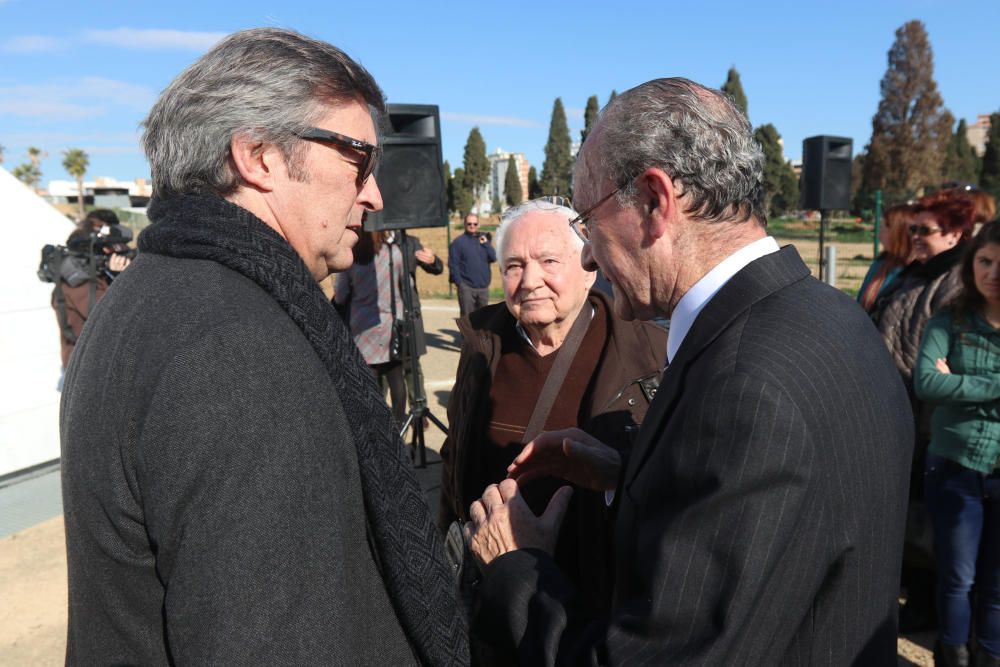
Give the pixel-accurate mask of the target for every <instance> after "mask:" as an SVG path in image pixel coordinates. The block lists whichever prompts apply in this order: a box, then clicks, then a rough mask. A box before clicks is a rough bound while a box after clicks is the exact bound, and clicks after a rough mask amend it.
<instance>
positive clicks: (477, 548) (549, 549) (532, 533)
mask: <svg viewBox="0 0 1000 667" xmlns="http://www.w3.org/2000/svg"><path fill="white" fill-rule="evenodd" d="M572 496H573V489H572V487H569V486H564V487H562V488H561V489H559V490H558V491H556V492H555V495H553V496H552V500H550V501H549V506H548V507H546V508H545V513H544V514H542V516H540V517H539V516H535V514H534V512H532V511H531V508H530V507H528V504H527V503H526V502H525V501H524V498H522V497H521V492H520V490H519V489H518V488H517V483H516V482H515V481H514V480H512V479H505V480H503V481H502V482H500V484H499V485H497V484H490V485H489V486H488V487H486V491H484V492H483V497H482V498H480V499H479V500H477V501H476V502H474V503H472V505H471V506H470V507H469V517H470V518H471V519H472V520H471V521H469V522H468V523H466V524H465V529H464V531H463V532H464V533H465V542H466V544H468V545H469V550H470V551H472V555H473V556H475V558H476V562H478V563H479V567H480V569H483V568H485V567H486V566H487V565H489V564H490V563H492V562H493V559H494V558H496V557H497V556H502V555H503V554H505V553H507V552H508V551H514V550H515V549H529V548H535V549H542V550H543V551H545V552H546V553H548V554H552V553H553V552H555V549H556V539H557V538H558V537H559V527H560V526H561V525H562V521H563V517H564V516H565V515H566V508H567V507H569V499H570V498H571V497H572Z"/></svg>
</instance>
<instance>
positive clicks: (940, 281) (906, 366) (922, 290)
mask: <svg viewBox="0 0 1000 667" xmlns="http://www.w3.org/2000/svg"><path fill="white" fill-rule="evenodd" d="M965 245H966V244H965V243H960V244H958V245H957V246H955V247H954V248H952V249H950V250H946V251H944V252H942V253H941V254H939V255H936V256H934V257H932V258H931V259H929V260H928V261H927V262H924V263H917V262H915V263H913V264H910V265H909V266H907V267H906V268H905V269H903V272H902V273H901V274H900V275H899V277H898V278H896V280H894V281H893V283H892V284H891V285H890V286H889V290H888V291H887V292H886V293H885V294H883V295H882V296H880V297H879V300H878V303H877V304H876V306H875V311H874V312H873V313H872V319H873V320H875V324H876V326H878V330H879V333H881V334H882V338H884V339H885V342H886V345H887V346H888V347H889V352H890V354H892V358H893V361H895V362H896V368H897V369H899V373H900V375H902V377H903V382H904V383H905V384H906V387H907V389H908V390H909V391H910V392H911V395H912V392H913V367H914V365H915V364H916V362H917V352H918V351H919V350H920V339H921V337H922V336H923V334H924V327H926V326H927V321H928V320H930V318H931V316H932V315H933V314H934V313H935V312H937V311H938V310H939V309H940V308H941V307H942V306H945V305H947V304H948V303H949V302H950V301H951V300H952V299H954V298H955V296H956V295H957V294H958V292H959V290H961V288H962V279H961V277H960V276H959V271H960V265H961V260H962V253H963V252H964V250H965Z"/></svg>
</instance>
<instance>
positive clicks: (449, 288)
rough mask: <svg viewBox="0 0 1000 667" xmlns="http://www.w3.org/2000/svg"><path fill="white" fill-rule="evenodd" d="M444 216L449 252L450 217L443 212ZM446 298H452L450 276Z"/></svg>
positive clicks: (449, 249) (449, 250)
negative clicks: (446, 221)
mask: <svg viewBox="0 0 1000 667" xmlns="http://www.w3.org/2000/svg"><path fill="white" fill-rule="evenodd" d="M459 213H461V211H459ZM445 218H447V220H448V223H447V224H446V225H445V226H444V228H445V231H446V232H447V234H448V252H451V217H450V216H449V215H447V214H445ZM448 298H449V299H451V298H452V295H451V280H450V278H449V280H448Z"/></svg>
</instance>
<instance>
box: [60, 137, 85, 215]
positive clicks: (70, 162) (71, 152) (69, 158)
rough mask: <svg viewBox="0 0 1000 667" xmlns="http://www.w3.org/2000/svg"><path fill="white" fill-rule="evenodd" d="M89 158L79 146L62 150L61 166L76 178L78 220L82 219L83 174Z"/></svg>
mask: <svg viewBox="0 0 1000 667" xmlns="http://www.w3.org/2000/svg"><path fill="white" fill-rule="evenodd" d="M89 165H90V158H88V157H87V154H86V153H85V152H84V151H83V150H81V149H79V148H68V149H66V150H64V151H63V168H64V169H65V170H66V173H68V174H69V175H70V176H72V177H73V178H75V179H76V192H77V197H76V201H77V204H79V211H80V220H83V216H84V213H83V175H84V174H86V173H87V167H88V166H89Z"/></svg>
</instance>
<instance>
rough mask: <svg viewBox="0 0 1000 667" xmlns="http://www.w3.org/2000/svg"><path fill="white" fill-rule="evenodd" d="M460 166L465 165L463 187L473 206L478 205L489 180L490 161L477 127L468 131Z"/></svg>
mask: <svg viewBox="0 0 1000 667" xmlns="http://www.w3.org/2000/svg"><path fill="white" fill-rule="evenodd" d="M462 166H463V167H465V171H464V173H463V176H462V185H463V189H464V190H466V191H467V192H468V193H469V194H470V195H471V196H472V199H473V206H474V207H478V206H479V201H480V200H481V199H482V194H483V191H484V190H485V188H486V185H487V183H489V180H490V161H489V158H487V157H486V142H485V141H483V135H482V134H480V133H479V128H478V127H474V128H472V130H471V131H470V132H469V139H468V140H467V141H466V142H465V155H464V157H463V163H462ZM467 212H468V211H466V213H467Z"/></svg>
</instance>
